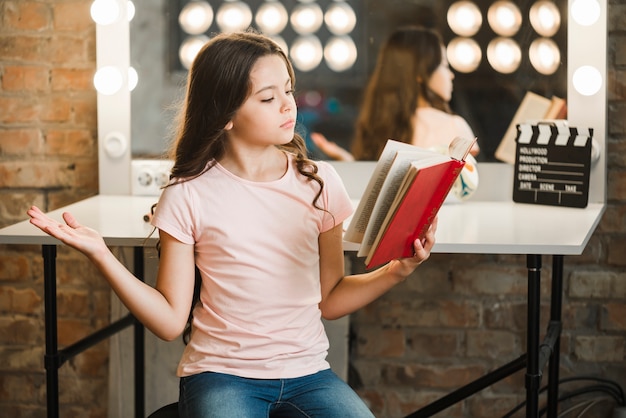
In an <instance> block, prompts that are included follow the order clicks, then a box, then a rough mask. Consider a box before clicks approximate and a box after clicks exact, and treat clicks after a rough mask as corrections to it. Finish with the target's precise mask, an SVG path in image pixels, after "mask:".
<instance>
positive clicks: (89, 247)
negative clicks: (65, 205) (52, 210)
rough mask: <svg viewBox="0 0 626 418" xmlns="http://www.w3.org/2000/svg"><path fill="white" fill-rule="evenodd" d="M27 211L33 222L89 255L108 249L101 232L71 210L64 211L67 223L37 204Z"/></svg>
mask: <svg viewBox="0 0 626 418" xmlns="http://www.w3.org/2000/svg"><path fill="white" fill-rule="evenodd" d="M26 213H27V214H28V216H30V223H31V224H33V225H35V226H36V227H37V228H39V229H41V230H42V231H43V232H45V233H46V234H48V235H50V236H52V237H54V238H56V239H58V240H59V241H61V242H63V243H64V244H66V245H69V246H70V247H72V248H75V249H76V250H78V251H80V252H82V253H83V254H85V255H87V256H88V257H93V256H95V255H96V254H98V253H99V252H101V251H103V250H104V251H106V250H107V246H106V244H105V242H104V240H103V239H102V237H101V236H100V234H99V233H98V232H96V231H95V230H93V229H91V228H88V227H86V226H83V225H81V224H79V223H78V221H76V219H75V218H74V216H72V214H71V213H69V212H65V213H63V220H64V221H65V224H63V223H60V222H58V221H55V220H54V219H52V218H50V217H49V216H47V215H46V214H45V213H43V212H42V211H41V209H39V208H38V207H37V206H32V207H31V208H30V209H29V210H28V211H27V212H26Z"/></svg>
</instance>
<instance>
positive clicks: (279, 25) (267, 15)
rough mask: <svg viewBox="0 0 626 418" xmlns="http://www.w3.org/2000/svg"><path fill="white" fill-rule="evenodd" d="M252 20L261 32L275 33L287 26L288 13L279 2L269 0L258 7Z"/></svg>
mask: <svg viewBox="0 0 626 418" xmlns="http://www.w3.org/2000/svg"><path fill="white" fill-rule="evenodd" d="M254 21H255V22H256V24H257V26H258V27H259V29H260V30H261V32H263V33H265V34H266V35H276V34H279V33H280V32H282V30H283V29H285V26H287V23H288V22H289V15H288V13H287V9H285V6H283V4H282V3H281V2H279V1H275V0H269V1H266V2H265V3H263V4H262V5H261V7H259V10H257V12H256V16H255V18H254Z"/></svg>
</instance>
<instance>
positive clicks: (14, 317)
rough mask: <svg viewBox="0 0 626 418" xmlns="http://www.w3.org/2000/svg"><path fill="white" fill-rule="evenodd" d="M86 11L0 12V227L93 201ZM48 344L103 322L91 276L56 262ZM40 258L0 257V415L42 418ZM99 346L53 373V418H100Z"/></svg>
mask: <svg viewBox="0 0 626 418" xmlns="http://www.w3.org/2000/svg"><path fill="white" fill-rule="evenodd" d="M90 5H91V1H90V0H67V1H51V0H50V1H9V0H7V1H0V226H6V225H9V224H12V223H15V222H18V221H22V220H24V219H25V218H26V216H25V210H26V209H27V208H28V207H29V206H30V205H31V204H37V205H38V206H40V207H42V208H43V209H44V210H52V209H55V208H58V207H60V206H63V205H66V204H69V203H72V202H75V201H78V200H80V199H83V198H85V197H88V196H92V195H94V194H96V193H97V190H98V177H97V173H98V171H97V169H98V160H97V155H98V153H97V145H96V132H97V125H96V95H95V92H94V89H93V87H92V81H91V80H92V77H93V73H94V69H95V26H94V25H93V23H92V21H91V19H90V17H89V7H90ZM58 261H59V262H58V264H59V266H58V267H59V272H58V303H59V307H58V315H59V329H58V331H59V342H60V344H61V345H67V344H70V343H73V342H75V341H77V340H78V339H80V338H81V337H83V336H85V335H87V334H88V333H90V332H91V331H93V330H95V329H96V328H98V327H101V326H102V325H103V324H105V323H107V322H108V317H109V290H108V287H107V286H106V285H105V283H104V280H103V279H102V278H100V277H99V276H98V274H97V273H96V272H95V271H94V269H93V268H92V267H91V265H90V264H88V263H87V262H85V260H84V259H83V258H82V257H81V256H80V255H78V254H76V253H75V252H71V251H67V250H66V249H63V248H61V249H60V250H59V255H58ZM42 268H43V267H42V263H41V249H40V248H39V247H34V246H33V247H30V246H28V247H25V246H0V358H1V359H2V360H1V361H0V410H2V411H3V412H2V413H1V415H3V416H7V417H9V416H10V417H42V416H45V405H46V401H45V400H46V391H45V374H44V366H43V353H44V333H43V322H44V321H43V284H42ZM107 364H108V346H107V343H106V342H104V343H100V344H98V345H96V346H95V347H93V348H91V349H89V350H87V351H85V352H84V353H83V354H80V355H79V356H77V357H76V358H74V359H72V360H70V361H69V362H68V363H67V364H65V365H64V366H63V367H62V368H61V370H60V378H59V381H60V388H61V390H60V402H61V408H60V410H61V416H63V417H74V416H76V417H105V416H106V404H107V399H106V396H103V394H106V393H107V384H108V380H107V379H108V376H107V370H108V369H107Z"/></svg>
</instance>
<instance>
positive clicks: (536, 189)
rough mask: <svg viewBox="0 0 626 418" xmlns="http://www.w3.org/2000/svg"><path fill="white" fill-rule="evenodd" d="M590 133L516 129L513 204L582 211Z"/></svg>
mask: <svg viewBox="0 0 626 418" xmlns="http://www.w3.org/2000/svg"><path fill="white" fill-rule="evenodd" d="M592 137H593V129H591V128H589V129H581V128H574V127H569V126H567V125H565V124H554V123H545V124H543V123H537V124H519V125H517V139H516V142H517V149H516V152H515V177H514V180H513V201H514V202H519V203H536V204H540V205H552V206H569V207H578V208H584V207H586V206H587V203H588V199H589V173H590V171H591V141H592Z"/></svg>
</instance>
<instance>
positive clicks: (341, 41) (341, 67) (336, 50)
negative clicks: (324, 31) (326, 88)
mask: <svg viewBox="0 0 626 418" xmlns="http://www.w3.org/2000/svg"><path fill="white" fill-rule="evenodd" d="M356 56H357V52H356V45H355V44H354V41H353V40H352V38H350V37H349V36H335V37H333V38H331V39H329V40H328V42H327V43H326V46H325V47H324V59H325V60H326V65H328V68H330V69H331V70H333V71H336V72H341V71H346V70H348V69H350V68H352V66H353V65H354V62H355V61H356Z"/></svg>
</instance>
